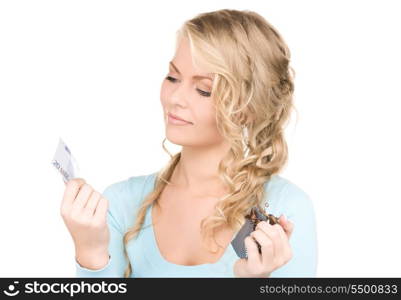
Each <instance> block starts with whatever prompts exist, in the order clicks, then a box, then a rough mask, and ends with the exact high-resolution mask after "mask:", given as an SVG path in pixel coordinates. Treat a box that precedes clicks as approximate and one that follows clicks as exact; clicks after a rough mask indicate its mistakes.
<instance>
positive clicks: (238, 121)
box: [124, 9, 295, 277]
mask: <svg viewBox="0 0 401 300" xmlns="http://www.w3.org/2000/svg"><path fill="white" fill-rule="evenodd" d="M182 37H186V38H188V39H189V41H190V47H191V52H192V59H193V63H194V65H195V66H198V67H200V66H202V68H203V69H204V70H206V71H208V72H211V73H214V74H215V79H214V81H213V85H212V93H211V97H212V101H213V104H214V107H215V110H216V123H217V128H218V130H219V132H220V134H221V135H222V136H223V137H224V138H225V139H226V140H227V141H228V142H229V144H230V149H229V151H228V153H227V155H226V156H225V157H224V158H223V159H222V160H221V162H220V164H219V176H220V178H221V180H222V181H223V182H224V183H225V184H226V185H227V186H228V188H229V193H228V194H226V195H224V197H221V198H220V199H219V201H218V202H217V203H216V205H215V211H214V214H213V215H211V216H208V217H207V218H205V219H203V220H202V222H201V232H202V237H203V238H209V237H213V239H214V233H215V230H217V229H219V228H220V227H221V226H229V227H230V228H232V229H234V230H235V231H237V230H239V228H240V227H241V226H242V224H243V222H244V216H245V215H246V214H248V213H249V212H250V210H251V208H252V207H253V206H255V205H258V206H259V207H261V205H264V204H263V203H266V204H265V206H266V207H267V206H268V205H267V201H266V200H265V197H266V195H265V189H264V184H265V183H266V182H267V181H268V180H269V179H270V177H271V176H272V175H273V174H275V173H279V172H280V171H281V170H282V168H283V167H284V165H285V164H286V163H287V160H288V147H287V143H286V141H285V138H284V132H283V130H284V128H285V126H286V124H287V122H288V120H289V117H290V115H291V110H292V109H293V108H295V107H294V105H293V92H294V83H293V78H294V77H295V72H294V70H293V69H292V67H290V66H289V62H290V51H289V49H288V46H287V45H286V43H285V42H284V40H283V38H282V36H281V35H280V34H279V33H278V31H277V30H276V29H275V28H274V27H273V26H272V25H271V24H270V23H268V22H267V21H266V20H265V19H264V18H263V17H262V16H261V15H259V14H257V13H256V12H253V11H249V10H243V11H238V10H232V9H221V10H217V11H212V12H205V13H201V14H198V15H197V16H195V17H194V18H192V19H190V20H188V21H186V22H185V23H184V24H183V25H182V26H181V28H180V29H179V30H178V31H177V36H176V38H177V40H176V49H177V45H178V42H179V40H180V39H181V38H182ZM165 140H166V139H164V140H163V143H162V147H163V149H164V150H165V151H166V152H167V153H168V154H169V155H170V158H171V159H170V161H169V162H168V163H167V165H166V166H165V167H164V168H162V169H161V170H159V171H158V172H157V176H156V182H155V187H154V189H153V190H152V191H151V192H150V193H149V194H148V195H147V196H146V197H145V199H144V200H143V202H142V204H141V206H140V207H139V209H138V211H137V215H136V219H135V222H134V224H133V226H132V227H131V228H129V229H128V231H127V232H126V233H125V234H124V254H125V257H126V259H127V261H128V266H127V268H126V270H125V271H124V277H130V276H131V274H132V271H133V269H132V266H131V263H130V261H129V259H128V255H127V250H126V246H127V244H128V242H129V241H130V240H131V239H132V238H134V237H135V236H136V235H137V234H138V232H139V231H140V230H141V228H142V226H143V224H144V221H145V215H146V211H147V209H148V208H149V207H150V206H151V205H152V204H153V203H156V204H157V201H158V200H157V199H158V198H159V196H160V194H161V192H162V191H163V189H164V187H165V186H166V185H167V184H171V182H170V181H169V180H170V179H171V175H172V174H173V171H174V169H175V167H176V165H177V163H178V162H179V160H180V157H181V152H179V153H177V154H175V155H172V154H171V153H170V152H169V151H168V150H167V149H166V147H165V145H164V142H165ZM218 247H222V246H221V245H218ZM211 251H212V250H211ZM216 251H217V250H216ZM212 252H213V251H212Z"/></svg>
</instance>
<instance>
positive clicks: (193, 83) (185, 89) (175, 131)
mask: <svg viewBox="0 0 401 300" xmlns="http://www.w3.org/2000/svg"><path fill="white" fill-rule="evenodd" d="M168 68H169V71H168V74H167V76H166V78H165V79H164V80H163V83H162V86H161V91H160V100H161V104H162V106H163V112H164V121H165V125H166V138H167V139H168V140H169V141H170V142H172V143H174V144H177V145H182V146H192V147H194V146H195V147H196V146H198V147H199V146H209V145H212V144H216V143H219V142H221V141H222V137H221V136H220V134H219V133H218V131H217V126H216V120H215V114H216V112H215V109H214V107H213V103H212V97H211V89H212V80H213V74H210V73H208V74H207V73H205V72H203V71H202V70H199V69H195V68H194V66H193V64H192V59H191V50H190V46H189V41H188V39H187V38H182V39H181V41H180V43H179V45H178V48H177V51H176V53H175V57H174V58H173V59H172V61H171V62H170V63H169V65H168ZM169 113H171V114H173V115H175V116H178V117H179V118H181V119H183V120H186V121H188V122H190V123H188V122H184V123H178V122H176V121H174V119H173V120H172V119H171V118H170V117H169V116H168V114H169Z"/></svg>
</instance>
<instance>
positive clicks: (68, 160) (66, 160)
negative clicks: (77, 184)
mask: <svg viewBox="0 0 401 300" xmlns="http://www.w3.org/2000/svg"><path fill="white" fill-rule="evenodd" d="M51 163H52V165H53V166H54V167H55V168H56V169H57V170H58V171H59V172H60V174H61V176H62V178H63V180H64V183H67V181H68V180H70V179H72V178H76V177H78V172H79V167H78V163H77V161H76V159H75V158H74V157H73V156H72V154H71V151H70V149H69V148H68V147H67V145H66V144H65V143H64V141H63V140H62V139H61V138H60V139H59V143H58V146H57V150H56V153H55V154H54V157H53V160H52V162H51Z"/></svg>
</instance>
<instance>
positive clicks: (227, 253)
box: [146, 203, 239, 269]
mask: <svg viewBox="0 0 401 300" xmlns="http://www.w3.org/2000/svg"><path fill="white" fill-rule="evenodd" d="M152 208H153V203H152V204H151V205H150V206H149V207H148V209H147V213H146V217H147V219H148V220H147V221H148V222H147V223H148V225H149V227H150V229H149V230H150V232H149V235H150V240H151V244H152V245H151V251H152V254H153V257H156V258H157V259H158V261H159V262H160V263H162V264H163V265H164V266H168V267H174V268H181V269H206V268H210V267H214V266H219V265H220V264H226V263H227V262H228V261H229V260H230V259H232V257H233V256H234V255H235V256H234V258H237V259H239V257H237V254H236V253H235V250H234V248H233V246H232V244H231V242H230V243H229V244H228V246H227V247H226V249H225V250H224V253H223V255H222V256H221V257H220V259H219V260H218V261H216V262H214V263H203V264H197V265H181V264H176V263H173V262H170V261H168V260H166V259H165V258H164V257H163V255H162V254H161V252H160V248H159V245H158V244H157V241H156V235H155V232H154V230H153V223H152ZM236 235H237V232H236V233H235V235H234V237H233V239H234V238H235V236H236ZM231 241H232V240H231Z"/></svg>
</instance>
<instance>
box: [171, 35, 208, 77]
mask: <svg viewBox="0 0 401 300" xmlns="http://www.w3.org/2000/svg"><path fill="white" fill-rule="evenodd" d="M169 67H170V68H171V69H173V70H174V71H176V72H177V73H178V74H180V75H182V74H188V75H192V77H193V78H194V79H209V80H213V78H214V74H213V73H206V72H202V71H201V70H199V69H197V68H195V66H194V65H193V63H192V54H191V48H190V44H189V40H188V39H187V38H185V37H183V38H181V39H180V41H179V44H178V47H177V51H176V53H175V57H174V58H173V59H172V60H171V61H170V62H169Z"/></svg>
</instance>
